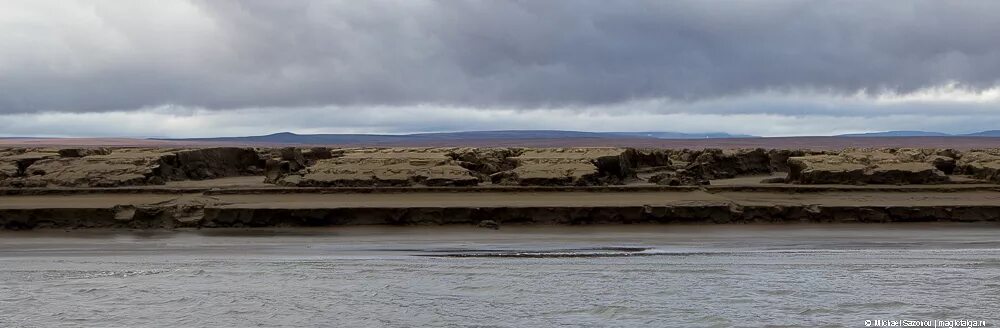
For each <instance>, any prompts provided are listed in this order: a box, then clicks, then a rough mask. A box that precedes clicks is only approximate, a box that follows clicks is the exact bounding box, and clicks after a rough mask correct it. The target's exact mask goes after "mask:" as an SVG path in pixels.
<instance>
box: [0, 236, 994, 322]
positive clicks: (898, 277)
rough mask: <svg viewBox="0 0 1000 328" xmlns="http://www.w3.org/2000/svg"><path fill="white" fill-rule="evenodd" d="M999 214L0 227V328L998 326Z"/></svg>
mask: <svg viewBox="0 0 1000 328" xmlns="http://www.w3.org/2000/svg"><path fill="white" fill-rule="evenodd" d="M998 309H1000V225H996V224H955V223H952V224H868V225H851V224H838V225H819V224H805V225H718V226H667V225H661V226H587V227H504V228H503V229H501V230H499V231H493V230H487V229H476V228H464V227H462V228H456V227H378V228H373V227H367V228H366V227H351V228H319V229H293V230H287V229H268V230H200V231H161V232H146V231H142V232H140V231H68V232H64V231H42V232H39V231H35V232H2V233H0V327H81V326H82V327H251V326H266V327H277V326H280V327H313V326H320V327H553V326H566V327H666V326H685V327H702V326H704V327H732V326H746V327H760V326H768V325H772V326H802V327H812V326H820V325H825V326H834V327H838V326H840V327H864V326H865V323H866V320H872V321H870V322H873V323H878V321H874V320H914V322H916V321H917V320H963V319H964V320H983V321H985V322H986V323H987V324H988V325H989V326H996V325H997V324H1000V311H998Z"/></svg>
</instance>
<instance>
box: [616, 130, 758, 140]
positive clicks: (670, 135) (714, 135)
mask: <svg viewBox="0 0 1000 328" xmlns="http://www.w3.org/2000/svg"><path fill="white" fill-rule="evenodd" d="M608 133H613V134H618V135H624V136H633V137H647V138H656V139H726V138H759V137H758V136H752V135H748V134H729V133H724V132H708V133H680V132H608Z"/></svg>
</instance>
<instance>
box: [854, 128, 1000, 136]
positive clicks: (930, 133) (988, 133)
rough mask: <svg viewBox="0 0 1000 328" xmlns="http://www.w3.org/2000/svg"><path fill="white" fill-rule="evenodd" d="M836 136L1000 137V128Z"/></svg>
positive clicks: (885, 132)
mask: <svg viewBox="0 0 1000 328" xmlns="http://www.w3.org/2000/svg"><path fill="white" fill-rule="evenodd" d="M836 137H1000V130H990V131H982V132H976V133H967V134H948V133H944V132H933V131H884V132H870V133H851V134H840V135H836Z"/></svg>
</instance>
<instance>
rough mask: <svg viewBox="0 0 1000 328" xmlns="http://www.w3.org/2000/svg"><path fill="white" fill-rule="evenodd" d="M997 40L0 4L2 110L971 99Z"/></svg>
mask: <svg viewBox="0 0 1000 328" xmlns="http://www.w3.org/2000/svg"><path fill="white" fill-rule="evenodd" d="M998 38H1000V2H997V1H961V2H958V1H892V0H890V1H778V0H775V1H726V2H711V1H654V0H651V1H639V0H629V1H613V0H604V1H597V0H594V1H585V0H573V1H569V0H567V1H529V0H524V1H515V0H511V1H459V0H448V1H444V0H442V1H421V0H408V1H377V0H366V1H353V0H345V1H306V0H303V1H267V0H260V1H225V0H205V1H192V2H182V1H172V2H164V1H80V2H68V1H41V0H39V1H30V2H28V1H6V0H3V1H0V113H8V114H10V113H34V112H43V111H63V112H102V111H122V110H135V109H139V108H144V107H156V106H161V105H168V104H170V105H177V106H181V107H190V108H205V109H209V110H214V109H239V108H274V109H273V110H274V111H278V110H281V109H282V108H288V107H321V106H329V105H335V106H415V105H420V104H430V105H442V106H461V107H470V108H480V109H482V108H521V109H530V108H536V107H566V108H572V107H587V108H593V107H594V106H602V105H614V104H622V103H627V102H629V101H636V100H643V99H670V101H671V102H699V103H703V102H705V101H712V99H725V98H729V97H741V96H746V95H748V94H750V95H752V94H766V93H767V92H778V93H786V94H788V93H790V94H796V93H804V94H807V95H808V94H814V93H816V92H820V93H826V94H832V95H847V96H849V95H852V94H854V93H855V92H857V91H858V90H859V89H867V90H869V91H871V92H878V91H880V90H894V91H896V92H899V93H907V92H911V91H914V90H918V89H922V88H928V87H934V86H939V85H943V84H946V83H948V82H950V81H955V82H958V83H960V84H961V85H962V86H964V87H966V88H969V90H971V91H973V92H975V91H977V90H981V89H988V88H991V87H993V86H995V85H997V84H998V82H1000V42H997V39H998ZM977 106H980V107H982V106H983V105H982V104H978V105H977ZM618 107H621V106H618ZM939 107H940V106H939ZM987 107H988V106H987ZM727 108H729V109H728V110H731V111H734V112H756V113H768V112H770V111H772V109H768V108H747V109H743V110H741V109H732V108H733V107H727ZM859 108H867V107H864V106H861V107H859ZM699 110H702V109H699V107H697V106H694V107H684V109H683V110H669V111H680V112H684V111H693V112H695V113H697V111H699ZM704 110H705V111H711V110H709V109H704ZM785 110H786V111H788V112H791V113H794V111H795V110H794V109H785ZM716 112H718V111H716ZM794 114H798V115H806V114H809V113H808V112H804V113H794ZM822 115H827V116H829V115H836V109H829V108H827V109H826V111H824V112H823V113H822ZM853 115H858V113H856V112H855V113H853ZM501 128H502V127H501ZM411 130H412V129H411Z"/></svg>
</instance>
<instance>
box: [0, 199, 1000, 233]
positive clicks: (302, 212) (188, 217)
mask: <svg viewBox="0 0 1000 328" xmlns="http://www.w3.org/2000/svg"><path fill="white" fill-rule="evenodd" d="M484 221H491V222H492V223H495V224H497V225H500V226H502V225H507V224H519V225H524V224H543V225H553V224H637V223H688V224H698V223H708V224H732V223H735V224H745V223H810V222H811V223H890V222H1000V204H998V205H954V206H836V205H834V206H816V205H750V206H747V205H744V206H734V205H726V204H711V205H687V206H683V205H682V206H677V205H668V206H653V205H646V206H593V207H579V206H570V207H567V206H551V207H550V206H545V207H512V206H500V207H409V208H400V207H355V208H245V207H213V206H116V207H111V208H44V209H0V227H2V228H3V229H14V230H20V229H38V228H130V229H161V228H167V229H170V228H222V227H310V226H340V225H447V224H464V225H478V224H481V223H483V222H484Z"/></svg>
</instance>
